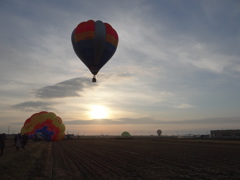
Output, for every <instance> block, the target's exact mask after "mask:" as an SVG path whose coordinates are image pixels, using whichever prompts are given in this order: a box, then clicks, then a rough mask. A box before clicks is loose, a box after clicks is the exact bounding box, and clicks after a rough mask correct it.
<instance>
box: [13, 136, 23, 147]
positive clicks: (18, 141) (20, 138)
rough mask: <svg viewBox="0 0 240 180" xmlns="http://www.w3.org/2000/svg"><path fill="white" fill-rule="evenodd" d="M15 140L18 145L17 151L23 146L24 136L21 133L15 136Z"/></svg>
mask: <svg viewBox="0 0 240 180" xmlns="http://www.w3.org/2000/svg"><path fill="white" fill-rule="evenodd" d="M14 142H15V146H16V151H18V150H19V148H20V147H22V136H21V134H20V133H19V134H17V135H16V136H15V137H14Z"/></svg>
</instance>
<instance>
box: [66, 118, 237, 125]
mask: <svg viewBox="0 0 240 180" xmlns="http://www.w3.org/2000/svg"><path fill="white" fill-rule="evenodd" d="M65 123H66V124H68V125H74V124H75V125H87V124H89V125H91V124H136V125H137V124H174V125H176V124H179V125H180V124H188V125H189V124H190V125H191V124H212V123H220V124H225V123H233V124H238V123H240V117H229V118H222V117H221V118H206V119H192V120H181V121H164V120H155V119H152V118H120V119H115V120H111V119H98V120H73V121H66V122H65Z"/></svg>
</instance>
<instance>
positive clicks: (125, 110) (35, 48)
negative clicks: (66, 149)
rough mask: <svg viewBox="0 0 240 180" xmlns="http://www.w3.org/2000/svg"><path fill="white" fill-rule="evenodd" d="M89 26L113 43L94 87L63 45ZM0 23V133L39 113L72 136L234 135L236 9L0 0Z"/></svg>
mask: <svg viewBox="0 0 240 180" xmlns="http://www.w3.org/2000/svg"><path fill="white" fill-rule="evenodd" d="M89 19H93V20H102V21H103V22H108V23H110V24H111V25H112V26H113V28H114V29H115V30H116V31H117V32H118V35H119V44H118V48H117V51H116V53H115V54H114V56H113V57H112V59H111V60H110V61H109V62H108V63H107V64H106V65H105V66H104V67H103V68H102V69H101V70H100V72H99V73H98V75H97V83H92V82H91V79H92V74H91V73H90V71H89V70H88V69H87V68H86V67H85V65H84V64H83V63H82V62H81V61H80V60H79V59H78V57H77V56H76V54H75V53H74V51H73V48H72V44H71V33H72V31H73V29H74V28H75V27H76V26H77V25H78V24H79V23H80V22H82V21H87V20H89ZM0 24H1V26H0V132H7V131H8V128H9V131H10V132H15V133H16V132H19V131H20V129H21V127H22V125H23V123H24V121H25V120H26V119H27V118H29V117H30V116H31V115H32V114H34V113H36V112H40V111H51V112H55V113H56V114H57V115H58V116H59V117H61V118H62V120H63V121H64V124H65V125H66V129H67V130H66V131H67V133H75V134H76V133H78V134H80V135H83V134H84V135H87V134H94V135H95V134H120V133H121V132H122V131H125V130H127V131H129V132H130V133H131V134H136V135H137V134H146V135H148V134H154V135H156V131H157V129H161V130H162V131H163V134H176V133H209V130H211V129H240V1H238V0H211V1H209V0H201V1H195V0H131V1H130V0H121V1H119V0H91V1H90V0H89V1H86V0H51V1H49V0H21V1H19V0H0ZM94 106H98V107H101V108H105V110H106V114H107V115H106V116H105V117H104V118H102V119H100V120H99V119H94V116H93V112H92V111H93V110H92V109H93V107H94Z"/></svg>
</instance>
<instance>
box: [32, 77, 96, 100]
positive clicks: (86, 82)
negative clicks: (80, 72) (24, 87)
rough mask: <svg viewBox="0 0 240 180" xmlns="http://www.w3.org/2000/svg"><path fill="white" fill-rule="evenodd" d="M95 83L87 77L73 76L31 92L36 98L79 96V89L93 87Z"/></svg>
mask: <svg viewBox="0 0 240 180" xmlns="http://www.w3.org/2000/svg"><path fill="white" fill-rule="evenodd" d="M94 86H96V83H92V82H91V80H90V79H89V78H73V79H70V80H66V81H63V82H60V83H57V84H55V85H52V86H46V87H43V88H40V89H37V90H35V91H34V92H33V93H34V94H35V95H36V97H38V98H42V99H46V98H64V97H77V96H80V94H79V91H84V88H93V87H94Z"/></svg>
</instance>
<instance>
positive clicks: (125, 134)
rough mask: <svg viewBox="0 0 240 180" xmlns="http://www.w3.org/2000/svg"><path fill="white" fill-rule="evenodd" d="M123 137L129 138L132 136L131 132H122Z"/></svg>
mask: <svg viewBox="0 0 240 180" xmlns="http://www.w3.org/2000/svg"><path fill="white" fill-rule="evenodd" d="M121 136H123V137H129V136H131V135H130V133H129V132H127V131H124V132H122V134H121Z"/></svg>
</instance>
